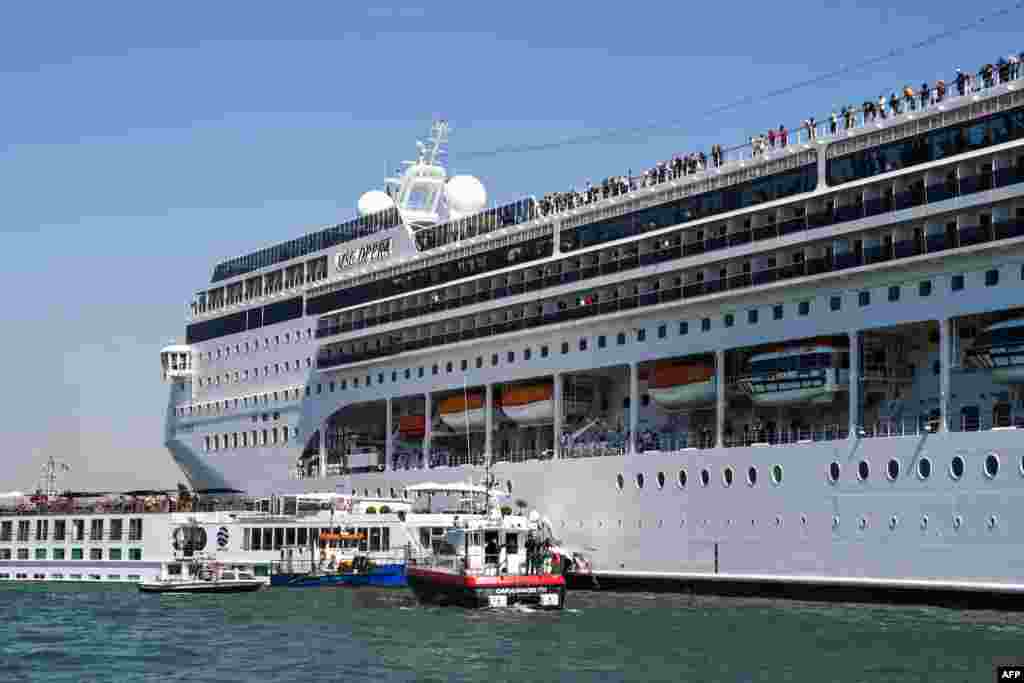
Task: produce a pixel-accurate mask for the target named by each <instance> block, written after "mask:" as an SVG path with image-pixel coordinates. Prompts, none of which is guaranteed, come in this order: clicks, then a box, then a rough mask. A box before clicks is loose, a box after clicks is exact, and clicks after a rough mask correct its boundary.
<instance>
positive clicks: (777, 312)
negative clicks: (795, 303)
mask: <svg viewBox="0 0 1024 683" xmlns="http://www.w3.org/2000/svg"><path fill="white" fill-rule="evenodd" d="M772 318H774V319H775V320H782V304H776V305H775V306H772Z"/></svg>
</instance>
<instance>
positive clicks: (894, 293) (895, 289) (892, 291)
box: [889, 285, 900, 301]
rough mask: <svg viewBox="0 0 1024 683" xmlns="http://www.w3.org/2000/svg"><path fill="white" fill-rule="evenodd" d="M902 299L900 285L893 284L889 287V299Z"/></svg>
mask: <svg viewBox="0 0 1024 683" xmlns="http://www.w3.org/2000/svg"><path fill="white" fill-rule="evenodd" d="M899 300H900V288H899V285H893V286H892V287H890V288H889V301H899Z"/></svg>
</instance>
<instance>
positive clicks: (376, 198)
mask: <svg viewBox="0 0 1024 683" xmlns="http://www.w3.org/2000/svg"><path fill="white" fill-rule="evenodd" d="M394 205H395V200H394V199H392V198H391V196H390V195H388V193H387V192H381V191H380V190H370V191H369V192H364V193H363V196H362V197H360V198H359V205H358V209H359V215H360V216H368V215H369V214H371V213H377V212H378V211H385V210H387V209H390V208H391V207H393V206H394Z"/></svg>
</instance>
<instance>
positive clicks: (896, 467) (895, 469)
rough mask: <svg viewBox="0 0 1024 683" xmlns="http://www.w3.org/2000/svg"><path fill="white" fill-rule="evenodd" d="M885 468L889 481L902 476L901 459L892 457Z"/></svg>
mask: <svg viewBox="0 0 1024 683" xmlns="http://www.w3.org/2000/svg"><path fill="white" fill-rule="evenodd" d="M885 470H886V471H885V473H886V474H887V475H888V476H889V481H896V480H897V479H899V478H900V461H899V460H896V459H895V458H891V459H890V460H889V462H888V463H887V464H886V467H885Z"/></svg>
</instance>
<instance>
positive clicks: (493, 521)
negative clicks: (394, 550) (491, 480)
mask: <svg viewBox="0 0 1024 683" xmlns="http://www.w3.org/2000/svg"><path fill="white" fill-rule="evenodd" d="M417 490H419V491H421V492H423V493H426V494H427V495H438V494H440V495H453V494H455V495H457V496H459V497H460V498H461V500H462V506H461V508H460V510H461V513H460V514H457V515H456V516H455V517H454V519H453V520H452V521H451V524H450V525H449V526H446V527H444V528H443V536H442V537H441V539H440V540H439V542H437V543H436V544H434V546H433V548H432V552H430V553H429V554H427V555H424V556H419V557H416V556H410V559H409V564H408V566H407V568H406V575H407V577H408V581H409V587H410V588H412V591H413V593H414V594H415V595H416V597H417V599H418V600H419V601H420V602H422V603H427V604H437V605H443V606H447V605H453V606H460V607H471V608H476V607H510V606H515V605H524V606H530V607H536V608H540V609H562V608H563V607H564V606H565V591H566V581H565V577H564V576H563V575H562V561H561V558H560V557H559V556H558V555H557V554H553V553H552V552H550V548H551V542H550V539H545V538H543V531H544V529H543V527H542V525H541V524H539V523H538V521H537V519H536V517H537V516H536V514H535V515H534V517H535V519H533V520H531V519H530V518H528V517H525V516H522V515H513V514H504V513H503V512H502V511H501V510H500V509H499V508H497V507H495V506H493V505H485V504H484V501H485V500H487V499H488V498H490V497H492V492H491V491H489V490H488V488H486V487H483V486H477V485H472V484H465V485H458V484H455V485H451V484H448V485H432V484H422V485H419V486H418V487H417Z"/></svg>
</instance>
